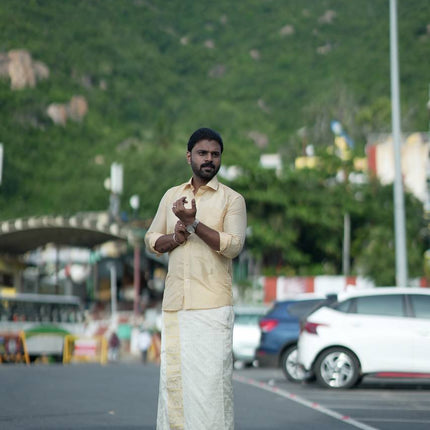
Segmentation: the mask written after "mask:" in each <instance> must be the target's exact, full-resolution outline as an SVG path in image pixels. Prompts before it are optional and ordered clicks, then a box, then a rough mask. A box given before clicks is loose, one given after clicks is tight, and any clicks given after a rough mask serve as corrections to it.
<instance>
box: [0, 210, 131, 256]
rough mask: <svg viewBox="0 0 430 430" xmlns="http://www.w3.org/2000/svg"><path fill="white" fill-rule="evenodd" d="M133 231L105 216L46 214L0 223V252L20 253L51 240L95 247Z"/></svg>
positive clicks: (127, 236)
mask: <svg viewBox="0 0 430 430" xmlns="http://www.w3.org/2000/svg"><path fill="white" fill-rule="evenodd" d="M130 234H131V230H130V229H129V228H128V227H126V226H121V225H119V224H116V223H108V222H106V221H105V220H104V219H103V217H86V216H85V215H81V216H78V215H77V216H72V217H63V216H42V217H29V218H18V219H15V220H8V221H1V222H0V254H8V255H19V254H24V253H26V252H27V251H31V250H34V249H37V248H39V247H41V246H44V245H46V244H48V243H55V244H57V245H64V246H76V247H85V248H93V247H95V246H97V245H100V244H102V243H104V242H107V241H110V240H123V241H127V240H128V239H129V236H130Z"/></svg>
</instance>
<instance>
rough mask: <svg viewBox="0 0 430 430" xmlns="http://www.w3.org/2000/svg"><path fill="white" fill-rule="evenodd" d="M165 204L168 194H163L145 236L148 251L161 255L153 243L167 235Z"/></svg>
mask: <svg viewBox="0 0 430 430" xmlns="http://www.w3.org/2000/svg"><path fill="white" fill-rule="evenodd" d="M167 202H168V193H166V194H164V196H163V198H162V199H161V201H160V204H159V205H158V209H157V213H156V214H155V217H154V219H153V220H152V223H151V225H150V227H149V229H148V231H147V232H146V234H145V245H146V248H147V249H148V251H150V252H152V253H154V254H157V255H162V254H161V253H160V252H158V251H157V250H156V249H155V242H157V240H158V239H159V238H160V237H161V236H164V235H165V234H167Z"/></svg>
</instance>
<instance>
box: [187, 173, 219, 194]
mask: <svg viewBox="0 0 430 430" xmlns="http://www.w3.org/2000/svg"><path fill="white" fill-rule="evenodd" d="M192 179H193V178H190V180H189V181H188V182H186V185H185V187H186V188H187V187H190V188H193V184H192V183H191V181H192ZM218 187H219V182H218V177H217V176H216V175H215V176H214V177H213V178H212V179H211V180H210V181H209V182H208V183H207V184H206V185H203V186H202V187H201V188H202V189H205V188H212V189H213V190H214V191H216V190H217V189H218Z"/></svg>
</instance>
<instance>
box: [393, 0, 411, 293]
mask: <svg viewBox="0 0 430 430" xmlns="http://www.w3.org/2000/svg"><path fill="white" fill-rule="evenodd" d="M397 33H398V32H397V0H390V65H391V120H392V128H393V141H394V165H395V177H394V224H395V248H396V284H397V286H403V287H405V286H407V285H408V267H407V251H406V228H405V205H404V195H403V182H402V162H401V129H400V96H399V59H398V37H397Z"/></svg>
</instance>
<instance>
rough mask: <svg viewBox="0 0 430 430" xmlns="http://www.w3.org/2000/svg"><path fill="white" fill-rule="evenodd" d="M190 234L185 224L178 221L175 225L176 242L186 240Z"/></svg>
mask: <svg viewBox="0 0 430 430" xmlns="http://www.w3.org/2000/svg"><path fill="white" fill-rule="evenodd" d="M189 235H190V233H188V231H187V229H186V228H185V224H184V223H183V222H182V221H178V222H177V223H176V225H175V239H176V242H178V243H180V244H182V243H184V242H186V241H187V239H188V236H189Z"/></svg>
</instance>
